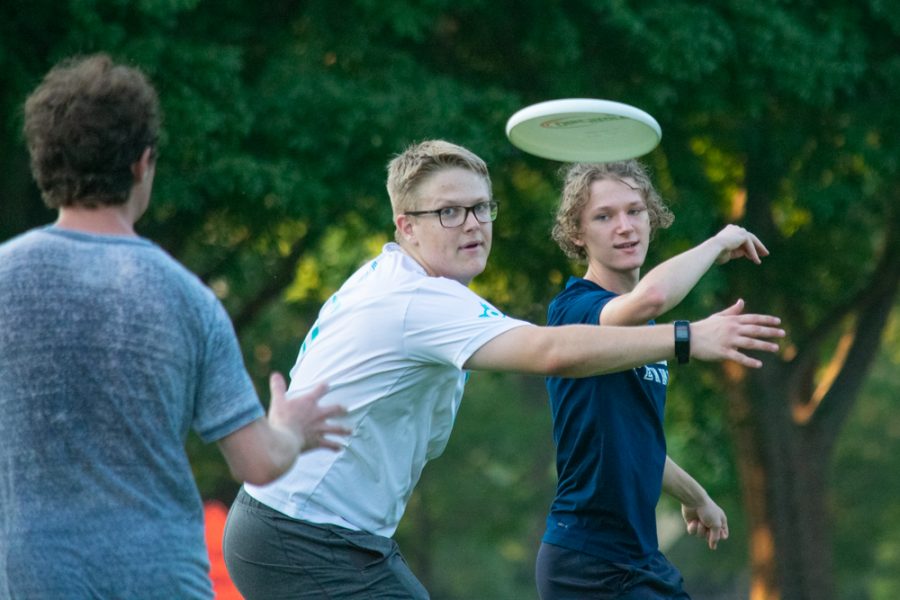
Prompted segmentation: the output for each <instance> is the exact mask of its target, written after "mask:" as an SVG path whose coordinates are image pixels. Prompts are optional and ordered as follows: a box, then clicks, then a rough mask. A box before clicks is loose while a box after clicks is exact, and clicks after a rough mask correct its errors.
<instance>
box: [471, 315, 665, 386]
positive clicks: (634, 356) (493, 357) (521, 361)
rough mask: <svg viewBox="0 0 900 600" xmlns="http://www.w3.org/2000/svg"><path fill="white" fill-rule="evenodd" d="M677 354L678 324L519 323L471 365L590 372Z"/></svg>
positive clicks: (578, 373) (562, 374) (547, 372)
mask: <svg viewBox="0 0 900 600" xmlns="http://www.w3.org/2000/svg"><path fill="white" fill-rule="evenodd" d="M674 356H675V344H674V329H673V327H672V325H655V326H650V327H648V326H644V327H596V326H592V325H565V326H560V327H536V326H531V327H519V328H516V329H513V330H511V331H508V332H506V333H504V334H502V335H500V336H498V337H496V338H494V339H493V340H491V341H490V342H488V343H487V344H485V345H484V346H482V347H481V348H480V349H479V350H478V351H477V352H476V353H475V354H473V355H472V357H471V358H470V359H469V360H468V361H467V362H466V364H465V368H467V369H476V370H490V371H507V372H518V373H529V374H534V375H553V376H559V377H587V376H590V375H601V374H604V373H612V372H616V371H624V370H626V369H630V368H633V367H638V366H641V365H645V364H647V363H652V362H657V361H660V360H669V359H672V358H673V357H674Z"/></svg>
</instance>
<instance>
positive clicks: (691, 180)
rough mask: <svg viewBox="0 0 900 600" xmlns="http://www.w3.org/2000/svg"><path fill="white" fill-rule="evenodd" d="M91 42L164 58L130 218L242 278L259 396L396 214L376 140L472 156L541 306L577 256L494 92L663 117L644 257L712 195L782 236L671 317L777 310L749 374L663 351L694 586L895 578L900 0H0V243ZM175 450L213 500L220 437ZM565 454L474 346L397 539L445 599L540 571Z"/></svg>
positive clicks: (503, 284) (506, 104)
mask: <svg viewBox="0 0 900 600" xmlns="http://www.w3.org/2000/svg"><path fill="white" fill-rule="evenodd" d="M97 51H104V52H107V53H109V54H111V55H112V56H113V57H114V58H115V59H117V60H120V61H125V62H128V63H130V64H133V65H136V66H139V67H140V68H142V69H143V70H144V71H145V72H147V73H148V74H149V76H150V77H151V79H152V80H153V81H154V83H155V85H156V86H157V88H158V90H159V93H160V97H161V101H162V105H163V110H164V130H165V132H164V138H163V140H162V142H161V147H160V155H159V163H158V167H157V175H156V183H155V188H154V199H153V202H152V204H151V208H150V211H149V212H148V214H147V215H146V216H145V217H144V219H143V220H142V221H141V222H140V223H139V224H138V229H139V232H140V233H141V234H142V235H144V236H147V237H149V238H151V239H153V240H154V241H156V242H157V243H159V244H160V245H161V246H162V247H164V248H165V249H166V250H167V251H168V252H170V253H171V254H172V255H173V256H175V257H176V258H177V259H178V260H179V261H181V262H183V263H184V264H186V265H187V266H188V267H189V268H190V269H191V270H193V271H194V272H195V273H197V274H198V275H199V276H200V277H201V278H202V279H203V280H204V281H205V282H206V283H207V284H208V285H209V286H211V287H212V289H213V290H214V291H215V292H216V294H217V295H218V296H219V297H220V298H221V299H222V301H223V302H224V303H225V305H226V307H227V308H228V310H229V312H230V314H231V316H232V318H233V321H234V324H235V328H236V329H237V332H238V335H239V337H240V338H241V341H242V344H243V350H244V358H245V361H246V364H247V367H248V369H249V370H250V372H251V374H252V375H253V377H254V378H255V381H256V383H257V385H258V389H259V391H260V394H261V395H262V396H263V398H264V399H265V398H267V397H268V389H267V386H266V376H267V374H268V373H269V372H270V371H272V370H280V371H282V372H287V371H288V370H289V369H290V367H291V366H292V364H293V361H294V359H295V358H296V354H297V351H298V348H299V344H300V342H301V341H302V340H303V338H304V336H305V335H306V330H307V328H308V327H309V326H310V324H311V323H312V322H313V321H314V319H315V316H316V313H317V311H318V308H319V305H320V303H321V302H322V301H323V300H324V299H325V298H327V297H328V296H329V295H330V294H331V293H332V292H333V291H334V290H335V289H336V287H337V286H338V285H340V283H341V282H342V281H343V280H344V279H345V278H346V277H347V276H348V275H349V274H350V273H351V272H352V271H353V270H354V269H355V268H356V266H358V265H359V264H360V263H361V262H362V261H363V260H365V259H366V258H368V257H370V256H372V255H373V254H374V253H376V252H377V251H378V250H379V249H380V247H381V245H382V244H384V243H385V242H387V241H389V240H390V239H391V237H392V233H393V227H392V224H391V213H390V206H389V202H388V198H387V194H386V192H385V189H384V180H385V165H386V163H387V161H388V160H389V159H390V158H391V157H392V156H393V155H394V154H396V153H398V152H400V151H402V150H403V148H404V147H405V146H406V145H408V144H409V143H411V142H413V141H418V140H422V139H427V138H445V139H448V140H450V141H453V142H456V143H459V144H462V145H464V146H467V147H469V148H471V149H472V150H474V151H475V152H476V153H477V154H479V155H480V156H482V157H483V158H485V160H486V161H487V162H488V164H489V166H490V168H491V173H492V177H493V182H494V193H495V196H496V198H497V199H498V200H499V201H500V203H501V212H500V217H499V219H498V221H497V222H496V223H495V225H494V232H495V233H494V238H495V239H494V250H493V256H492V259H491V264H490V266H489V268H488V270H487V271H486V272H485V273H484V274H483V275H482V276H481V277H479V278H478V279H476V281H475V282H474V284H473V288H475V289H476V291H477V292H479V293H480V294H482V295H484V296H485V297H487V298H489V299H490V300H492V301H493V302H494V303H495V304H496V305H497V306H498V307H500V308H501V309H502V310H504V311H506V312H507V313H508V314H511V315H513V316H516V317H519V318H525V319H529V320H532V321H534V322H537V323H544V322H545V310H546V305H547V303H548V302H549V300H550V299H551V298H552V297H553V296H554V295H555V294H556V293H557V292H558V291H559V290H560V289H561V287H562V285H563V283H564V281H565V279H566V278H567V277H568V276H569V275H570V274H582V267H581V266H579V265H575V264H571V263H569V262H568V261H567V260H566V259H565V257H564V256H563V254H562V252H561V251H559V249H558V248H556V247H555V245H554V243H553V242H552V241H551V240H550V237H549V229H550V225H551V219H552V214H553V211H554V206H555V202H556V200H557V196H558V189H559V187H560V181H561V180H560V177H559V173H558V169H559V167H560V166H561V165H560V164H559V163H555V162H552V161H547V160H542V159H537V158H534V157H530V156H528V155H525V154H523V153H522V152H520V151H518V150H516V149H515V148H514V147H512V146H511V145H510V144H509V143H508V142H507V140H506V138H505V135H504V125H505V122H506V119H507V118H508V117H509V116H510V115H511V114H512V113H513V112H515V111H516V110H518V109H519V108H521V107H523V106H525V105H527V104H531V103H533V102H539V101H543V100H548V99H554V98H565V97H589V98H605V99H610V100H617V101H621V102H627V103H630V104H634V105H636V106H638V107H640V108H642V109H644V110H646V111H647V112H649V113H651V114H652V115H653V116H654V117H655V118H656V119H657V120H658V121H659V123H660V125H661V126H662V129H663V139H662V143H661V145H660V146H659V148H658V149H656V150H655V151H654V152H652V153H651V154H649V155H647V156H646V157H644V161H645V163H646V164H647V165H648V166H649V167H650V169H651V171H652V175H653V179H654V181H655V183H656V185H657V187H658V189H659V190H660V192H661V193H662V195H663V197H664V198H665V199H666V201H667V202H668V203H669V205H670V207H671V209H672V210H673V212H674V213H675V215H676V220H675V223H674V225H673V226H672V227H671V228H670V229H668V230H665V231H662V232H660V233H659V235H658V236H657V238H656V240H655V242H654V243H653V245H652V248H651V254H650V257H649V260H648V263H647V267H648V268H650V267H652V266H653V265H655V264H656V263H658V262H660V260H662V259H664V258H666V257H669V256H671V255H672V254H674V253H677V252H680V251H683V250H685V249H687V248H689V247H691V246H693V245H695V244H697V243H699V242H701V241H703V240H704V239H706V238H707V237H709V236H711V235H713V234H714V233H716V232H717V231H718V230H719V229H720V228H721V227H723V226H724V225H725V224H727V223H739V224H741V225H742V226H744V227H746V228H748V229H750V230H751V231H753V232H755V233H756V234H757V235H758V236H759V237H760V238H761V239H762V240H763V242H764V243H765V244H766V245H767V246H768V248H769V250H770V251H771V253H772V254H771V257H769V258H768V259H766V260H765V262H764V263H763V265H762V266H761V267H757V266H753V265H751V264H750V263H749V262H746V261H745V262H746V264H739V263H732V264H728V265H726V266H724V267H721V268H714V269H713V270H712V271H711V272H710V273H709V274H708V275H707V276H706V277H705V278H704V279H703V280H702V281H701V283H700V284H699V285H698V286H697V287H696V288H695V290H694V291H693V292H692V293H691V295H690V296H689V297H688V298H687V299H686V300H685V301H684V302H683V303H682V305H681V306H679V307H677V308H676V309H675V310H674V311H672V314H670V315H664V316H663V318H662V319H661V320H663V321H668V320H672V319H674V318H687V319H699V318H702V317H703V316H705V315H707V314H709V313H711V312H713V311H716V310H719V309H721V308H723V307H725V306H726V305H728V304H730V303H731V302H733V301H734V300H735V299H736V298H738V297H740V298H744V299H745V300H746V301H747V306H748V309H749V310H751V311H753V312H766V313H771V314H777V315H779V316H781V317H782V318H783V320H784V323H785V326H786V328H787V329H788V333H789V336H788V339H787V340H786V341H785V342H784V343H783V344H782V350H781V352H780V354H779V355H777V356H775V357H764V358H765V361H766V363H765V367H764V368H763V369H761V370H759V371H753V372H748V371H746V370H744V369H742V368H739V367H737V366H735V365H733V364H724V365H702V364H694V363H692V364H691V365H689V366H688V367H679V368H674V369H673V370H672V378H671V381H670V386H669V403H668V410H667V417H666V424H667V435H668V441H669V454H670V455H671V456H672V457H673V458H674V459H675V460H676V461H678V462H679V463H680V464H681V465H682V466H684V467H685V468H687V469H688V470H689V471H690V472H691V473H692V474H693V475H694V476H695V477H696V478H697V479H698V480H699V481H700V482H701V483H702V484H703V485H704V486H705V487H706V488H707V490H708V491H709V492H710V494H711V495H712V496H713V498H714V499H715V500H716V501H717V502H718V503H719V504H720V505H722V506H723V507H724V508H725V509H726V511H727V513H728V517H729V524H730V527H731V538H730V539H729V540H728V541H727V542H725V543H723V544H721V545H720V548H719V550H718V551H716V552H710V551H709V550H707V549H706V548H705V546H704V545H703V544H702V543H701V542H699V541H698V540H696V539H694V538H688V537H685V536H683V535H682V529H683V527H682V525H681V522H680V516H679V513H678V509H679V507H678V506H677V504H675V503H674V502H671V501H669V500H668V499H663V501H662V502H661V503H660V506H659V511H658V513H659V524H660V539H661V543H662V545H663V548H664V550H665V551H666V552H667V554H668V555H669V557H670V558H671V560H672V561H673V562H674V563H675V564H676V565H677V566H678V567H679V568H680V569H681V570H682V572H683V573H684V576H685V580H686V582H687V589H688V591H690V592H691V593H692V595H693V596H694V598H695V599H697V600H703V599H707V600H708V599H720V600H724V599H726V598H727V599H745V598H749V599H752V600H763V599H777V598H785V599H793V598H802V599H815V600H829V599H841V600H850V599H872V600H893V599H896V598H900V502H898V497H900V477H898V476H897V473H898V472H900V411H898V410H897V409H898V407H900V375H898V374H897V373H898V366H900V318H898V316H900V311H898V306H900V296H898V280H900V207H898V198H900V165H898V157H900V142H898V136H897V135H896V134H897V131H898V130H900V116H898V111H897V106H896V105H897V102H898V100H900V4H898V3H896V2H891V1H889V0H857V1H855V2H851V1H849V0H841V1H838V0H820V1H817V2H811V1H806V0H753V1H748V0H720V1H719V2H715V3H705V2H697V1H691V0H642V1H640V2H638V1H629V0H556V1H550V0H544V1H539V0H517V1H515V2H513V1H510V0H491V1H487V0H452V1H451V0H419V1H417V2H404V1H400V0H344V1H343V2H331V1H324V0H319V1H297V0H270V1H265V2H259V1H258V0H257V1H249V0H219V1H215V2H213V1H211V0H54V1H50V0H28V1H27V2H26V1H25V0H6V1H5V2H3V3H2V5H0V118H2V122H0V128H2V129H0V241H2V240H5V239H8V238H10V237H12V236H15V235H17V234H19V233H21V232H24V231H26V230H27V229H29V228H32V227H36V226H40V225H43V224H46V223H49V222H51V221H52V220H53V219H54V214H52V213H51V212H50V211H48V210H46V209H45V208H44V207H43V205H42V203H41V201H40V198H39V196H38V194H37V192H36V190H35V188H34V185H33V183H32V181H31V178H30V174H29V169H28V157H27V153H26V150H25V146H24V143H23V140H22V135H21V133H20V132H21V125H22V105H23V103H24V100H25V97H26V95H27V94H28V92H29V91H30V90H31V89H33V88H34V87H35V86H36V85H37V84H38V82H39V81H40V78H41V77H42V76H43V74H44V73H45V72H46V71H47V70H48V69H49V68H50V67H51V66H52V65H53V64H54V63H56V62H57V61H58V60H60V59H62V58H64V57H67V56H70V55H73V54H87V53H93V52H97ZM60 310H65V307H60ZM187 448H188V452H189V453H190V455H191V458H192V463H193V465H194V466H195V472H196V476H197V480H198V485H199V489H200V493H201V494H202V496H203V497H204V499H207V500H209V501H218V502H221V503H223V504H224V505H225V506H227V505H228V504H229V503H230V502H231V500H232V498H233V497H234V494H235V493H236V490H237V484H236V483H235V482H234V481H232V480H231V479H230V477H229V476H228V471H227V468H226V467H225V465H224V462H223V461H222V459H221V457H220V455H219V454H218V452H217V450H216V448H215V447H214V446H204V445H203V444H202V443H200V442H199V441H198V440H197V439H195V438H193V437H192V438H191V439H189V440H188V444H187ZM553 454H554V448H553V441H552V438H551V429H550V415H549V409H548V406H547V398H546V392H545V390H544V385H543V381H542V380H541V379H539V378H527V377H516V376H501V375H494V374H486V373H476V374H473V376H472V378H471V380H470V383H469V386H468V389H467V392H466V398H465V400H464V402H463V406H462V410H461V412H460V414H459V417H458V422H457V426H456V430H455V432H454V434H453V436H452V437H451V440H450V444H449V446H448V448H447V450H446V452H445V453H444V456H443V457H441V458H440V459H438V460H436V461H434V462H433V463H432V464H430V465H429V466H428V467H427V468H426V470H425V473H424V476H423V478H422V481H421V483H420V485H419V486H418V488H417V491H416V492H415V495H414V497H413V499H412V502H411V503H410V505H409V509H408V511H407V514H406V515H405V516H404V520H403V523H402V526H401V528H400V530H399V531H398V533H397V535H396V537H397V539H398V541H399V542H400V545H401V548H402V549H403V550H404V553H405V555H406V557H407V559H408V560H409V562H410V564H411V565H412V567H413V569H414V571H415V572H416V574H417V575H418V576H419V577H420V578H421V579H422V581H423V582H424V583H425V584H426V586H427V587H428V588H429V590H430V591H431V593H432V596H433V598H435V600H443V599H448V600H449V599H532V598H536V592H535V587H534V583H533V566H534V557H535V554H536V551H537V547H538V544H539V540H540V537H541V535H542V532H543V526H544V518H545V515H546V510H547V508H548V505H549V502H550V500H551V499H552V496H553V492H554V488H555V470H554V464H553ZM347 493H348V494H352V493H353V490H352V489H349V490H347ZM219 520H220V519H219Z"/></svg>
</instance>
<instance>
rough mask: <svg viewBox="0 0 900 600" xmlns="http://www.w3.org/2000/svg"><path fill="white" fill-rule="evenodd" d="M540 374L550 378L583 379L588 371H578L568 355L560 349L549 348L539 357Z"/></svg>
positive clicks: (577, 367) (576, 365)
mask: <svg viewBox="0 0 900 600" xmlns="http://www.w3.org/2000/svg"><path fill="white" fill-rule="evenodd" d="M540 374H541V375H548V376H550V377H584V376H585V375H590V374H591V373H590V372H588V371H583V370H582V369H579V365H578V364H577V363H575V362H574V361H573V357H572V355H571V354H570V353H568V352H565V351H564V349H561V348H552V347H551V348H549V349H547V351H546V352H543V353H542V355H541V365H540Z"/></svg>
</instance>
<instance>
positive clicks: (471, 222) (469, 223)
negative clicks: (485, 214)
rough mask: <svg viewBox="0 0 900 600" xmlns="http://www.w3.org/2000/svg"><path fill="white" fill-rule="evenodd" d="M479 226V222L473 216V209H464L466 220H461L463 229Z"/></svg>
mask: <svg viewBox="0 0 900 600" xmlns="http://www.w3.org/2000/svg"><path fill="white" fill-rule="evenodd" d="M480 226H481V222H480V221H479V220H478V219H476V218H475V210H474V209H473V208H470V209H468V210H466V220H465V221H463V229H475V228H478V227H480Z"/></svg>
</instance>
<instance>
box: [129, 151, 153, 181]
mask: <svg viewBox="0 0 900 600" xmlns="http://www.w3.org/2000/svg"><path fill="white" fill-rule="evenodd" d="M152 168H153V149H152V148H151V147H150V146H147V147H146V148H144V151H143V152H142V153H141V157H140V158H139V159H138V160H137V162H134V163H131V174H132V175H134V182H135V183H140V182H142V181H143V180H144V177H146V176H147V173H149V172H150V169H152Z"/></svg>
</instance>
